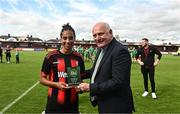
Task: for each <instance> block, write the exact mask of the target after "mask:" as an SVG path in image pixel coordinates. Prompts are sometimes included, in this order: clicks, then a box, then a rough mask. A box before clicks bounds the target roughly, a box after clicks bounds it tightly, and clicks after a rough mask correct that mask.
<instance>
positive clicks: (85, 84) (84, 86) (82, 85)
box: [78, 83, 89, 92]
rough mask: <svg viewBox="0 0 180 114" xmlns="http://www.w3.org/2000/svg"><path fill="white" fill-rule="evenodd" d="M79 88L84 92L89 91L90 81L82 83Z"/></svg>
mask: <svg viewBox="0 0 180 114" xmlns="http://www.w3.org/2000/svg"><path fill="white" fill-rule="evenodd" d="M78 88H79V89H80V90H81V91H83V92H88V91H89V84H88V83H81V84H80V85H79V86H78Z"/></svg>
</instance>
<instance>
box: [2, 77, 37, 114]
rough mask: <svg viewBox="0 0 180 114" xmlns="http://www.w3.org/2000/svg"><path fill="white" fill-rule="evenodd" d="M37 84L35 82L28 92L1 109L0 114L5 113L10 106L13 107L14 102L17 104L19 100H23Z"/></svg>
mask: <svg viewBox="0 0 180 114" xmlns="http://www.w3.org/2000/svg"><path fill="white" fill-rule="evenodd" d="M37 84H39V81H37V82H36V83H35V84H34V85H33V86H31V87H30V88H29V89H28V90H26V91H25V92H24V93H23V94H21V95H20V96H19V97H18V98H16V99H15V100H14V101H13V102H11V103H10V104H8V105H7V106H6V107H5V108H3V109H2V110H1V111H0V114H3V113H4V112H5V111H7V110H8V109H9V108H10V107H11V106H13V105H14V104H15V103H16V102H18V101H19V100H20V99H21V98H23V97H24V96H25V95H26V94H27V93H28V92H29V91H31V90H32V89H33V88H34V87H35V86H36V85H37Z"/></svg>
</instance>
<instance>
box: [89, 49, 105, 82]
mask: <svg viewBox="0 0 180 114" xmlns="http://www.w3.org/2000/svg"><path fill="white" fill-rule="evenodd" d="M103 55H104V50H103V49H101V52H100V54H99V57H98V59H97V61H96V65H95V68H94V72H93V74H92V77H91V83H94V79H95V76H96V73H97V70H98V67H99V64H100V62H101V60H102V57H103Z"/></svg>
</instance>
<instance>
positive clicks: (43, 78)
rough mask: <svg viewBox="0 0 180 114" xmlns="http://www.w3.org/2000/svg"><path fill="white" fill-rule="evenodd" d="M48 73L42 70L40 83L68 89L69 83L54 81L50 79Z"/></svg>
mask: <svg viewBox="0 0 180 114" xmlns="http://www.w3.org/2000/svg"><path fill="white" fill-rule="evenodd" d="M48 77H49V76H48V75H46V74H45V73H44V72H41V75H40V83H41V84H43V85H45V86H48V87H52V88H58V89H61V90H63V89H66V86H67V84H66V83H64V82H53V81H50V80H49V79H48Z"/></svg>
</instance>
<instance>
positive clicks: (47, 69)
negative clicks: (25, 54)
mask: <svg viewBox="0 0 180 114" xmlns="http://www.w3.org/2000/svg"><path fill="white" fill-rule="evenodd" d="M41 71H42V72H44V73H45V74H49V73H50V71H51V62H50V59H49V58H48V57H47V56H46V57H45V58H44V61H43V64H42V68H41Z"/></svg>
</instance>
